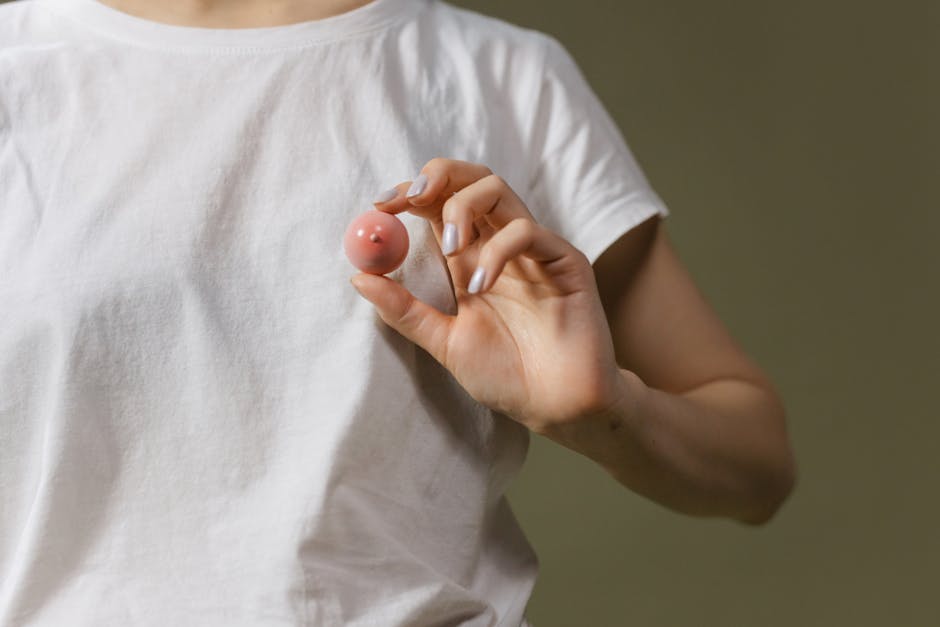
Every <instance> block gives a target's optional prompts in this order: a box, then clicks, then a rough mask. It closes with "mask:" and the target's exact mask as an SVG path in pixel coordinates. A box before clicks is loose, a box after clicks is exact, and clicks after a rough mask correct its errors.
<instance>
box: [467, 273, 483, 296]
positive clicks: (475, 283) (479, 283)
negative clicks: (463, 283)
mask: <svg viewBox="0 0 940 627" xmlns="http://www.w3.org/2000/svg"><path fill="white" fill-rule="evenodd" d="M485 278H486V270H484V269H483V266H480V267H478V268H477V269H476V270H474V271H473V276H472V277H470V285H468V286H467V291H468V292H470V293H471V294H476V293H477V292H479V291H480V288H481V287H483V279H485Z"/></svg>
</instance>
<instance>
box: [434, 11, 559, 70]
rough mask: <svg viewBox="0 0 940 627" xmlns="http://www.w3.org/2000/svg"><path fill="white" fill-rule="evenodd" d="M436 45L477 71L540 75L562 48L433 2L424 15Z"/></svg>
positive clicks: (539, 35) (538, 34)
mask: <svg viewBox="0 0 940 627" xmlns="http://www.w3.org/2000/svg"><path fill="white" fill-rule="evenodd" d="M425 19H427V21H428V22H427V26H428V27H429V29H428V30H429V32H431V33H433V37H434V38H435V43H436V44H437V45H438V46H439V47H440V48H441V49H442V51H444V52H445V53H446V54H447V55H448V56H450V57H451V58H454V57H459V56H466V57H467V58H469V59H471V60H472V61H473V63H474V65H475V67H477V68H478V69H487V68H491V69H494V70H497V71H501V72H505V73H513V72H515V73H519V72H527V73H534V72H538V71H539V70H540V68H541V67H542V65H543V64H544V63H545V60H546V57H548V56H549V55H551V54H553V53H554V51H555V50H556V49H558V48H561V44H559V43H558V41H557V40H556V39H555V38H554V37H553V36H552V35H550V34H548V33H544V32H542V31H538V30H535V29H533V28H527V27H525V26H522V25H519V24H513V23H511V22H508V21H506V20H503V19H500V18H497V17H493V16H490V15H485V14H483V13H478V12H476V11H472V10H470V9H465V8H461V7H457V6H454V5H452V4H449V3H447V2H443V1H442V0H430V1H429V2H428V10H427V11H426V13H425Z"/></svg>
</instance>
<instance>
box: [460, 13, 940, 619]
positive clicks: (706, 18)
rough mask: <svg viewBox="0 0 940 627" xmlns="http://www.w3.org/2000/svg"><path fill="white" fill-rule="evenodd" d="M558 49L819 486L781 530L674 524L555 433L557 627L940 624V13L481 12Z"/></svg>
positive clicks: (539, 488) (551, 562)
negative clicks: (599, 104)
mask: <svg viewBox="0 0 940 627" xmlns="http://www.w3.org/2000/svg"><path fill="white" fill-rule="evenodd" d="M454 3H455V4H459V5H462V6H466V7H468V8H471V9H474V10H478V11H481V12H484V13H487V14H490V15H495V16H498V17H501V18H504V19H507V20H509V21H511V22H514V23H517V24H521V25H524V26H528V27H531V28H536V29H538V30H542V31H545V32H548V33H551V34H553V35H554V36H556V37H557V38H558V39H559V40H560V41H561V42H562V43H563V44H564V45H565V46H566V47H567V48H568V50H569V51H570V52H571V53H572V55H573V56H574V57H575V59H576V60H577V61H578V63H579V65H580V66H581V68H582V70H583V71H584V73H585V75H586V76H587V78H588V80H589V81H590V83H591V84H592V86H593V87H594V89H595V91H596V92H597V93H598V95H599V96H600V97H601V99H602V100H603V101H604V103H605V104H606V105H607V108H608V110H609V111H610V112H611V114H612V115H613V116H614V118H615V119H616V120H617V122H618V123H619V125H620V127H621V129H622V130H623V132H624V135H625V137H626V139H627V141H628V143H629V144H630V146H631V148H632V149H633V151H634V153H635V154H636V156H637V158H638V159H639V161H640V163H641V164H642V166H643V167H644V169H645V171H646V173H647V175H648V176H649V178H650V180H651V182H652V183H653V185H654V187H655V188H656V190H657V191H658V192H659V194H660V195H661V196H662V197H663V198H664V199H665V201H666V202H667V203H668V205H669V206H670V209H671V210H672V215H671V216H670V217H669V218H668V219H667V221H666V226H667V229H668V231H669V233H670V234H671V237H672V239H673V241H674V242H675V245H676V247H677V249H678V251H679V253H680V255H681V256H682V258H683V260H684V261H685V263H686V264H687V266H688V267H689V269H690V271H691V272H692V274H693V275H694V277H695V278H696V280H697V282H698V284H699V286H700V287H701V288H702V290H703V291H704V292H705V294H706V295H707V296H708V297H709V300H710V301H711V302H712V304H713V306H714V307H715V308H716V310H717V311H718V312H719V314H720V315H721V317H722V319H723V320H724V321H725V323H726V324H727V325H728V327H729V328H730V329H731V330H732V332H733V334H734V335H735V337H736V338H737V339H738V341H739V342H740V343H741V345H742V346H744V347H745V348H746V349H747V351H748V352H749V353H750V354H751V356H752V357H754V358H755V359H756V360H757V362H758V363H760V364H761V365H762V366H763V367H764V368H765V369H766V370H767V372H768V373H769V374H770V375H771V376H772V378H773V379H774V381H775V382H776V383H777V385H778V387H779V389H780V391H781V392H782V393H783V395H784V398H785V400H786V403H787V407H788V410H789V425H790V431H791V436H792V440H793V444H794V447H795V450H796V454H797V459H798V463H799V483H798V486H797V488H796V490H795V491H794V493H793V495H792V496H791V498H790V499H789V500H788V501H787V503H786V504H785V505H784V507H783V508H782V509H781V511H780V512H779V513H778V515H777V517H776V518H775V519H774V520H773V521H771V522H770V523H769V524H767V525H766V526H763V527H758V528H753V527H747V526H744V525H741V524H738V523H735V522H733V521H730V520H721V519H698V518H691V517H687V516H683V515H680V514H676V513H673V512H671V511H669V510H667V509H665V508H663V507H661V506H659V505H657V504H655V503H653V502H651V501H648V500H646V499H644V498H642V497H639V496H637V495H635V494H633V493H631V492H629V491H628V490H627V489H626V488H623V487H621V486H620V485H619V484H617V483H616V482H614V481H613V479H611V478H610V477H609V476H608V475H607V474H606V473H604V471H603V470H601V469H600V468H599V467H598V466H596V465H594V464H593V462H591V461H590V460H588V459H586V458H583V457H580V456H578V455H576V454H574V453H572V452H570V451H568V450H566V449H564V448H562V447H560V446H558V445H556V444H554V443H552V442H550V441H548V440H544V439H541V438H538V437H533V441H532V447H531V449H530V453H529V459H528V460H527V462H526V465H525V467H524V469H523V472H522V474H521V476H520V477H519V478H518V480H517V481H516V482H515V483H514V484H513V486H512V488H511V490H510V496H511V499H512V502H513V505H514V508H515V511H516V513H517V516H518V518H519V520H520V522H521V523H522V525H523V528H524V529H525V531H526V534H527V535H528V537H529V539H530V541H531V542H532V543H533V544H534V546H535V548H536V551H537V553H538V554H539V557H540V562H541V573H540V577H539V580H538V583H537V586H536V589H535V593H534V596H533V598H532V601H531V603H530V605H529V610H528V612H527V614H528V616H529V618H530V620H531V621H532V622H533V624H534V626H535V627H560V626H572V627H582V626H584V627H588V626H594V627H606V626H620V625H624V626H643V627H658V626H696V627H698V626H703V627H706V626H707V627H711V626H714V627H729V626H742V627H743V626H758V627H765V626H767V627H771V626H781V627H783V626H786V627H792V626H800V627H808V626H816V625H819V626H826V627H834V626H843V625H845V626H852V627H865V626H877V627H884V626H933V625H940V444H938V443H940V420H938V418H940V416H938V411H937V407H938V403H937V402H936V400H935V396H934V391H935V389H936V387H937V384H938V383H937V380H938V375H940V368H938V359H940V334H938V332H937V330H936V325H937V324H938V323H940V295H938V283H940V262H938V258H937V254H936V252H935V250H936V246H935V244H936V242H937V240H938V238H940V229H938V217H937V210H938V209H940V202H938V198H940V194H938V193H937V191H938V190H937V180H938V178H940V177H938V176H937V175H938V170H940V167H938V166H940V163H938V161H940V158H938V155H940V152H938V149H940V141H938V129H937V116H936V112H937V108H938V104H940V102H938V100H940V98H938V90H937V63H938V56H940V55H938V53H940V11H938V10H937V9H935V8H933V7H931V6H930V3H929V2H927V1H923V2H893V3H888V2H869V1H864V0H863V1H858V2H849V1H826V0H816V1H815V2H813V1H809V0H795V1H790V2H780V1H777V2H768V1H761V0H751V1H750V2H741V1H734V2H732V1H730V0H712V1H710V2H701V1H699V0H593V1H590V2H564V1H560V0H554V1H552V0H515V1H513V2H507V1H506V0H503V1H501V2H500V1H497V0H487V1H483V0H473V1H471V0H461V1H455V2H454Z"/></svg>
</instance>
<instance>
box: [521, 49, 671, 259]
mask: <svg viewBox="0 0 940 627" xmlns="http://www.w3.org/2000/svg"><path fill="white" fill-rule="evenodd" d="M540 39H542V40H543V42H544V50H545V56H544V63H543V66H542V72H541V76H540V77H538V78H536V80H535V85H536V88H535V89H534V90H533V91H534V102H533V103H532V104H531V105H530V107H529V111H530V114H529V115H530V116H531V117H530V122H531V126H530V138H531V139H530V141H529V146H528V148H529V150H530V152H529V155H530V157H529V170H528V180H529V184H528V189H527V194H526V196H525V197H524V200H525V202H526V204H527V206H528V207H529V209H530V210H531V211H532V213H533V215H534V216H535V218H536V220H537V221H538V222H540V223H541V224H544V225H545V226H547V227H548V228H550V229H552V230H553V231H555V232H556V233H558V234H559V235H561V236H562V237H564V238H565V239H566V240H568V241H569V242H571V243H572V244H573V245H574V246H575V247H576V248H577V249H579V250H580V251H581V252H583V253H584V254H585V255H586V256H587V258H588V259H589V260H590V262H591V263H592V264H593V263H594V262H595V261H596V260H597V258H598V257H600V255H601V253H603V252H604V251H605V250H606V249H607V248H608V247H609V246H610V245H611V244H613V243H614V242H615V241H616V240H617V239H618V238H619V237H620V236H621V235H623V234H624V233H626V232H627V231H629V230H630V229H631V228H633V227H634V226H636V225H638V224H640V223H641V222H643V221H645V220H647V219H648V218H650V217H652V216H654V215H659V216H661V217H666V216H667V215H669V210H668V209H667V207H666V205H665V203H664V202H663V201H662V199H660V197H659V196H658V195H657V194H656V193H655V192H654V191H653V190H652V188H651V187H650V185H649V182H648V181H647V179H646V176H645V174H644V173H643V171H642V170H641V169H640V166H639V165H638V164H637V162H636V159H635V158H634V156H633V154H632V153H631V151H630V149H629V148H628V147H627V144H626V142H625V140H624V138H623V135H622V134H621V132H620V129H619V128H618V127H617V125H616V123H615V122H614V121H613V119H612V118H611V116H610V115H609V114H608V112H607V111H606V109H605V108H604V106H603V104H602V103H601V102H600V100H599V98H598V97H597V95H596V94H595V93H594V91H593V90H592V89H591V87H590V86H589V85H588V83H587V80H586V79H585V77H584V75H583V74H582V73H581V71H580V69H579V68H578V66H577V64H576V63H575V61H574V59H572V57H571V55H570V54H569V53H568V51H567V50H566V49H565V48H564V47H563V46H562V45H561V44H560V43H559V42H558V41H557V40H556V39H554V38H553V37H551V36H549V35H544V34H541V37H540ZM530 93H532V92H530Z"/></svg>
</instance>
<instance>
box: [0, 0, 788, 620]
mask: <svg viewBox="0 0 940 627" xmlns="http://www.w3.org/2000/svg"><path fill="white" fill-rule="evenodd" d="M0 13H2V15H0V17H2V19H0V81H2V85H3V89H2V91H0V112H2V115H3V117H2V118H0V123H2V126H0V130H2V135H0V140H2V144H0V199H2V202H0V207H2V209H0V268H2V274H0V294H2V295H3V302H4V307H3V308H2V313H0V385H2V388H0V389H2V390H3V391H2V396H0V429H2V431H0V433H2V451H3V452H2V457H0V467H2V477H3V480H2V482H0V490H2V494H0V497H2V499H3V503H4V509H3V514H2V516H0V543H2V544H0V546H2V552H0V556H2V558H0V568H2V569H3V577H2V582H3V583H2V586H0V624H4V625H6V624H16V625H19V624H36V625H62V624H72V625H78V624H87V625H99V626H100V625H129V624H133V625H147V624H154V625H168V624H173V625H188V624H192V625H267V624H272V625H273V624H278V625H283V624H311V625H456V624H465V625H497V624H498V625H512V626H513V627H515V626H516V625H520V624H524V623H525V619H524V617H523V613H524V609H525V605H526V601H527V600H528V598H529V595H530V593H531V590H532V587H533V585H534V581H535V576H536V572H537V559H536V557H535V555H534V553H533V552H532V550H531V547H530V546H529V545H528V543H527V542H526V540H525V537H524V536H523V534H522V532H521V530H520V529H519V526H518V525H517V524H516V521H515V519H514V517H513V515H512V512H511V510H510V508H509V506H508V503H507V501H506V499H505V497H504V491H505V488H506V486H507V484H508V483H509V481H510V480H511V479H512V477H513V476H514V475H515V473H516V472H517V471H518V469H519V467H520V466H521V464H522V463H523V460H524V458H525V452H526V447H527V445H528V441H529V433H530V431H534V432H535V433H538V434H541V435H543V436H546V437H549V438H551V439H553V440H555V441H556V442H558V443H560V444H562V445H564V446H566V447H568V448H571V449H573V450H575V451H578V452H579V453H581V454H583V455H585V456H587V457H589V458H591V459H593V460H595V461H596V462H597V463H598V464H600V465H601V466H602V467H604V468H605V469H606V470H607V471H608V472H610V473H611V474H612V475H613V476H614V477H615V478H616V479H617V480H618V481H620V482H621V483H622V484H623V485H624V486H626V487H628V488H630V489H632V490H635V491H636V492H638V493H640V494H643V495H645V496H647V497H649V498H651V499H653V500H655V501H657V502H659V503H661V504H663V505H664V506H667V507H670V508H672V509H674V510H676V511H678V512H682V513H685V514H689V515H696V516H723V517H727V518H730V519H734V520H737V521H741V522H744V523H749V524H761V523H763V522H765V521H767V520H768V519H770V517H772V515H773V514H774V512H775V511H776V510H777V509H778V507H779V506H780V504H781V503H782V502H783V500H784V499H785V498H786V496H787V494H788V493H789V492H790V490H791V489H792V485H793V482H794V464H793V460H792V454H791V451H790V448H789V444H788V442H787V436H786V430H785V423H784V412H783V408H782V405H781V403H780V401H779V399H778V397H777V395H776V394H775V392H774V391H773V388H772V385H771V384H770V382H769V381H768V380H767V378H766V376H765V375H764V374H763V373H762V372H761V371H760V370H759V369H758V368H757V366H755V365H754V364H753V363H752V362H751V361H750V360H749V359H748V358H747V357H746V355H744V354H743V353H742V352H741V350H740V349H739V348H738V347H737V346H736V345H735V344H734V342H733V340H732V339H731V338H730V337H729V335H728V333H727V331H726V330H725V329H724V328H723V327H722V325H721V323H720V322H719V321H718V319H717V317H716V316H715V314H714V312H713V311H712V310H711V309H710V308H709V306H708V305H707V304H706V303H705V301H704V300H703V298H702V296H701V295H700V294H699V292H698V291H697V290H696V289H695V287H694V285H693V283H692V281H691V280H690V278H689V276H688V274H687V273H686V271H685V270H684V269H683V267H682V265H681V264H680V262H679V261H678V259H677V258H676V256H675V254H674V253H673V251H672V249H671V247H670V246H669V243H668V240H667V238H666V233H665V230H664V228H663V227H662V226H661V224H660V220H661V218H662V217H664V216H666V215H667V214H668V211H667V209H666V207H665V206H664V205H663V203H662V201H661V200H660V199H659V197H658V196H657V195H656V194H655V192H653V190H652V189H651V188H650V187H649V185H648V182H647V181H646V179H645V177H644V176H643V174H642V172H641V171H640V169H639V167H638V166H637V164H636V162H635V161H634V159H633V157H632V155H631V153H630V151H629V149H628V148H627V146H626V145H625V144H624V142H623V139H622V137H621V136H620V134H619V131H618V130H617V128H616V126H615V125H614V123H613V121H612V120H611V119H610V117H609V116H608V115H607V113H606V112H605V111H604V109H603V107H602V105H601V104H600V103H599V101H598V100H597V98H596V96H595V95H594V94H593V92H592V91H591V89H590V87H589V86H588V85H587V83H586V82H585V80H584V78H583V76H582V75H581V73H580V72H579V71H578V69H577V67H576V65H575V64H574V62H573V60H572V59H571V57H570V55H568V54H567V52H566V51H565V50H564V48H563V47H562V46H561V45H560V44H558V42H557V41H555V40H554V39H552V38H551V37H548V36H546V35H543V34H541V33H538V32H535V31H532V30H528V29H524V28H520V27H518V26H513V25H510V24H507V23H505V22H502V21H499V20H496V19H493V18H488V17H485V16H482V15H479V14H477V13H473V12H469V11H464V10H460V9H457V8H455V7H452V6H449V5H447V4H444V3H441V2H438V1H436V0H375V1H373V2H370V3H366V2H363V1H362V0H284V1H282V2H270V1H265V0H208V1H206V0H204V1H200V2H189V1H184V0H178V1H176V2H157V1H155V0H107V1H104V2H98V1H96V0H27V1H25V2H15V3H12V4H9V5H5V6H3V7H2V11H0ZM396 181H398V184H397V185H395V187H394V188H392V189H388V190H387V191H385V192H379V191H378V190H381V189H383V188H387V187H388V186H389V185H390V184H391V183H394V182H396ZM377 192H378V193H377ZM372 201H375V203H374V206H375V207H377V208H378V209H380V210H382V211H387V212H391V213H395V214H397V215H398V216H399V218H401V220H402V221H403V222H404V224H405V226H406V228H407V229H408V232H409V239H410V241H411V250H410V252H409V255H408V258H407V260H406V261H405V263H404V265H403V266H402V267H401V268H399V269H398V270H396V271H394V272H392V273H390V275H389V276H388V277H379V276H372V275H365V274H362V273H360V274H356V275H354V276H352V282H353V284H354V287H355V288H356V290H358V292H359V294H361V295H362V296H363V297H364V298H360V296H359V295H358V294H356V293H355V292H354V291H353V290H352V289H351V288H350V286H349V284H348V283H347V278H349V277H350V276H351V275H353V272H352V268H351V266H350V265H349V263H348V261H347V260H346V259H345V257H344V256H343V251H342V245H341V240H342V235H343V232H344V229H345V227H346V225H347V224H348V223H349V222H350V221H351V220H352V219H353V218H354V217H355V216H357V215H358V214H360V213H361V212H363V211H364V210H365V209H366V208H368V206H369V205H370V204H371V203H372ZM450 225H453V226H450ZM442 247H443V250H442ZM445 253H446V254H445Z"/></svg>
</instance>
